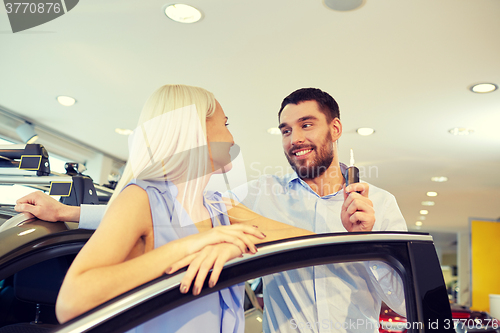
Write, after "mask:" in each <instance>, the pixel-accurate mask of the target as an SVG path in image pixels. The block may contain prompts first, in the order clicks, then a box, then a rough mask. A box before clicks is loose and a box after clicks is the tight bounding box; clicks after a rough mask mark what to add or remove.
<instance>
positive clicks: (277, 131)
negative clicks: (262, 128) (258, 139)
mask: <svg viewBox="0 0 500 333" xmlns="http://www.w3.org/2000/svg"><path fill="white" fill-rule="evenodd" d="M267 133H269V134H272V135H281V131H280V129H279V128H278V127H271V128H270V129H268V130H267Z"/></svg>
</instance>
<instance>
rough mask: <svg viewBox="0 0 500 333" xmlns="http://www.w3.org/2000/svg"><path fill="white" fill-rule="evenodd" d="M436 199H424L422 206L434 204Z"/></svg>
mask: <svg viewBox="0 0 500 333" xmlns="http://www.w3.org/2000/svg"><path fill="white" fill-rule="evenodd" d="M434 205H435V203H434V201H422V206H434Z"/></svg>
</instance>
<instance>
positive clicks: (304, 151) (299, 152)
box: [292, 148, 314, 160]
mask: <svg viewBox="0 0 500 333" xmlns="http://www.w3.org/2000/svg"><path fill="white" fill-rule="evenodd" d="M313 150H314V148H301V149H295V150H293V151H292V155H293V156H295V157H296V159H297V160H302V159H305V158H307V156H308V155H309V154H310V153H311V152H312V151H313Z"/></svg>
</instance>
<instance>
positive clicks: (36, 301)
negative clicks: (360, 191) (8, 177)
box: [0, 217, 454, 332]
mask: <svg viewBox="0 0 500 333" xmlns="http://www.w3.org/2000/svg"><path fill="white" fill-rule="evenodd" d="M17 218H18V219H21V220H22V218H21V217H17ZM19 222H21V221H17V223H15V224H18V223H19ZM92 233H93V232H92V231H90V230H82V229H78V228H77V224H75V223H64V222H57V223H50V222H44V221H40V220H38V219H36V218H33V219H25V221H23V222H21V223H20V224H19V225H16V226H13V227H10V228H8V229H7V230H4V231H2V232H0V244H1V247H0V281H2V282H1V288H0V309H1V310H0V332H14V330H15V331H16V332H46V331H51V332H52V331H53V332H83V331H85V332H124V331H126V330H128V329H131V328H133V327H135V326H137V325H140V324H141V323H144V322H146V321H148V320H150V319H152V318H154V317H156V316H158V315H160V314H162V313H165V312H166V311H169V310H171V309H173V308H175V307H177V306H180V305H182V304H185V303H188V302H191V301H193V300H196V299H197V298H198V296H193V295H192V294H190V293H187V294H182V293H180V291H179V282H180V281H181V279H182V277H183V274H184V272H183V271H181V272H179V273H177V274H174V275H172V276H170V275H164V276H162V277H160V278H158V279H155V280H153V281H150V282H148V283H146V284H144V285H142V286H139V287H137V288H135V289H133V290H131V291H129V292H126V293H125V294H123V295H120V296H118V297H116V298H115V299H112V300H110V301H108V302H106V303H104V304H102V305H100V306H98V307H96V308H95V309H93V310H91V311H89V312H87V313H85V314H83V315H81V316H79V317H77V318H75V319H73V320H71V321H69V322H68V323H65V324H64V325H59V324H58V323H57V320H56V318H55V310H54V309H55V300H56V298H57V293H58V290H59V288H60V285H61V283H62V280H63V278H64V275H65V273H66V271H67V269H68V268H69V266H70V265H71V262H72V260H73V259H74V257H75V256H76V254H77V253H78V251H79V250H80V249H81V248H82V246H83V245H84V244H85V243H86V241H87V240H88V239H89V237H90V236H91V235H92ZM367 260H370V261H374V260H376V261H381V262H384V263H387V264H389V265H390V266H391V267H392V268H393V269H394V270H395V271H396V272H397V273H398V274H399V275H400V277H401V279H402V281H403V284H404V294H405V302H406V321H405V322H404V323H403V324H402V325H405V326H404V327H401V330H400V331H401V332H402V331H406V332H454V329H453V321H452V314H451V310H450V305H449V302H448V296H447V292H446V286H445V284H444V280H443V276H442V273H441V269H440V265H439V261H438V258H437V255H436V250H435V248H434V244H433V242H432V237H431V236H429V235H426V234H421V233H396V232H386V233H380V232H369V233H336V234H321V235H314V236H307V237H299V238H293V239H288V240H282V241H276V242H272V243H268V244H263V245H260V246H259V252H258V253H257V254H255V255H245V256H244V257H243V258H238V259H235V260H232V261H230V262H229V263H227V264H226V265H225V268H224V270H223V271H222V274H221V276H220V279H219V282H218V283H217V285H216V286H215V287H214V288H208V287H206V288H204V289H203V291H202V293H201V295H202V296H203V295H206V294H208V293H211V292H215V291H217V290H220V289H221V288H225V287H228V286H231V285H234V284H237V283H242V282H245V281H249V280H250V281H252V279H256V278H258V277H261V276H264V275H268V274H273V273H276V272H281V271H286V270H291V269H296V268H300V267H306V266H313V265H322V264H328V263H334V264H335V263H346V262H348V263H352V262H362V261H367ZM207 283H208V281H207ZM247 290H248V291H249V293H247V294H248V295H249V299H247V305H246V308H247V313H246V317H247V332H250V331H251V332H254V331H260V330H261V322H262V312H261V309H260V305H259V302H258V300H257V299H256V298H255V294H254V293H253V292H252V290H251V288H249V285H248V286H247ZM259 325H260V326H259ZM393 326H395V327H393V328H394V329H397V325H393Z"/></svg>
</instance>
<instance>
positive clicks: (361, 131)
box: [356, 127, 375, 136]
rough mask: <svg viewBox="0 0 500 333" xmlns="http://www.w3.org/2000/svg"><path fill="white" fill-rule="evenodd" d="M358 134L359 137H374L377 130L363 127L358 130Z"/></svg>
mask: <svg viewBox="0 0 500 333" xmlns="http://www.w3.org/2000/svg"><path fill="white" fill-rule="evenodd" d="M356 132H357V133H358V134H359V135H362V136H368V135H372V134H373V133H375V130H374V129H373V128H369V127H361V128H358V129H357V130H356Z"/></svg>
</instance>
